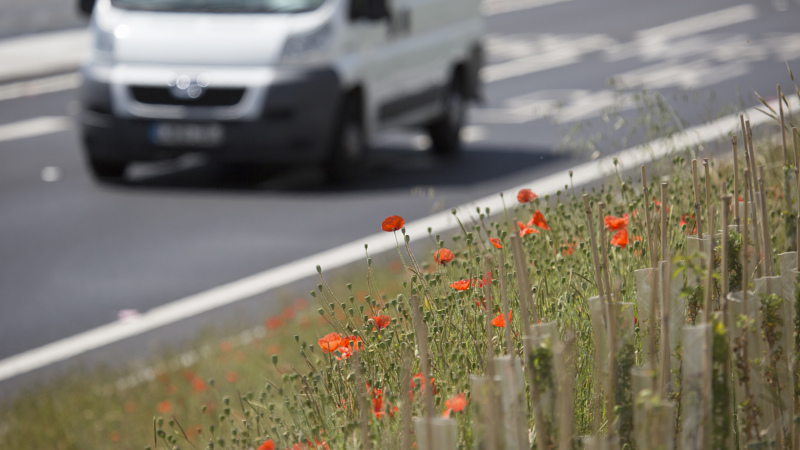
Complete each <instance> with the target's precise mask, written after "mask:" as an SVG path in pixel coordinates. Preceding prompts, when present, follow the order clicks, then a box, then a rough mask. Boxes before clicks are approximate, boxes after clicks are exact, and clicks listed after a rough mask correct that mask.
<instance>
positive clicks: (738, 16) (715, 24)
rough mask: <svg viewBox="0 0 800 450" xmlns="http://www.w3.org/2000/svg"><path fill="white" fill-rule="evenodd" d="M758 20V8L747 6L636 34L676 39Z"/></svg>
mask: <svg viewBox="0 0 800 450" xmlns="http://www.w3.org/2000/svg"><path fill="white" fill-rule="evenodd" d="M757 18H758V8H756V7H755V5H751V4H745V5H739V6H734V7H731V8H726V9H722V10H719V11H714V12H710V13H707V14H702V15H699V16H693V17H689V18H688V19H682V20H678V21H675V22H670V23H667V24H664V25H659V26H657V27H653V28H648V29H645V30H641V31H638V32H636V37H637V38H638V39H663V40H668V39H675V38H679V37H686V36H690V35H693V34H700V33H704V32H706V31H711V30H716V29H719V28H725V27H729V26H731V25H736V24H739V23H742V22H747V21H749V20H753V19H757Z"/></svg>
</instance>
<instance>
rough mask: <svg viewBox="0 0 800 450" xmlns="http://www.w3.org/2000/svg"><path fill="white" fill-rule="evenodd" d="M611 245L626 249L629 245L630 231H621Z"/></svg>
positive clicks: (615, 235)
mask: <svg viewBox="0 0 800 450" xmlns="http://www.w3.org/2000/svg"><path fill="white" fill-rule="evenodd" d="M611 245H613V246H615V247H619V248H625V246H627V245H628V230H626V229H624V228H623V229H621V230H619V231H617V232H616V233H615V234H614V236H613V237H612V238H611Z"/></svg>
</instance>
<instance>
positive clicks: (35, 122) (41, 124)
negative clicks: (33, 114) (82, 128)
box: [0, 116, 70, 142]
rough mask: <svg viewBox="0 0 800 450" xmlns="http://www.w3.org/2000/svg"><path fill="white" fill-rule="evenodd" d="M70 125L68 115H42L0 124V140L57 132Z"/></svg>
mask: <svg viewBox="0 0 800 450" xmlns="http://www.w3.org/2000/svg"><path fill="white" fill-rule="evenodd" d="M69 127H70V119H69V117H64V116H43V117H37V118H35V119H28V120H21V121H19V122H12V123H7V124H3V125H0V142H5V141H13V140H16V139H25V138H31V137H36V136H42V135H45V134H52V133H59V132H61V131H65V130H67V129H69Z"/></svg>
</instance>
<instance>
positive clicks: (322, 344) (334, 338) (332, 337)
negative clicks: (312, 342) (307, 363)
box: [317, 333, 342, 353]
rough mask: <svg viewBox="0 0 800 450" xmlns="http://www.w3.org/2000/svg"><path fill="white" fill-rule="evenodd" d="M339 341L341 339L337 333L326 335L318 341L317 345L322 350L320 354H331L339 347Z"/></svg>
mask: <svg viewBox="0 0 800 450" xmlns="http://www.w3.org/2000/svg"><path fill="white" fill-rule="evenodd" d="M341 340H342V337H341V336H339V333H328V334H326V335H325V336H323V337H322V338H321V339H319V340H318V341H317V344H319V348H321V349H322V353H333V352H334V351H336V349H337V348H338V347H339V342H340V341H341Z"/></svg>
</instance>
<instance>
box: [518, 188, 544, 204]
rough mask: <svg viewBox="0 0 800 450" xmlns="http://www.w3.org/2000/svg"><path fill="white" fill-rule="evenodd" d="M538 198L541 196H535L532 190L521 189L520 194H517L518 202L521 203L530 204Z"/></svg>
mask: <svg viewBox="0 0 800 450" xmlns="http://www.w3.org/2000/svg"><path fill="white" fill-rule="evenodd" d="M537 197H539V196H538V195H536V194H534V193H533V191H532V190H530V189H520V190H519V192H517V201H518V202H520V203H530V202H532V201H533V199H535V198H537Z"/></svg>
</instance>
